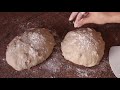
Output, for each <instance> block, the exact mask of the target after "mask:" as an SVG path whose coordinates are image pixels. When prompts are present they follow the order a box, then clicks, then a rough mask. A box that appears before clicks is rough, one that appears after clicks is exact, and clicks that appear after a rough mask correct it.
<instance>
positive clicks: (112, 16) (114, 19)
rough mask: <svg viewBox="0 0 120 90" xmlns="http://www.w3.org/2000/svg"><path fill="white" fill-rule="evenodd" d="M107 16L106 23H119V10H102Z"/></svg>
mask: <svg viewBox="0 0 120 90" xmlns="http://www.w3.org/2000/svg"><path fill="white" fill-rule="evenodd" d="M104 13H105V14H106V15H107V16H108V17H109V18H108V23H120V12H104Z"/></svg>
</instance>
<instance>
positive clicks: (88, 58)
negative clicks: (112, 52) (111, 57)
mask: <svg viewBox="0 0 120 90" xmlns="http://www.w3.org/2000/svg"><path fill="white" fill-rule="evenodd" d="M104 49H105V42H104V41H103V39H102V37H101V33H99V32H96V31H95V30H93V29H90V28H80V29H77V30H74V31H70V32H68V33H67V35H66V36H65V38H64V40H63V41H62V42H61V50H62V55H63V56H64V58H65V59H66V60H69V61H71V62H73V63H75V64H78V65H83V66H85V67H92V66H95V65H97V64H99V62H100V60H101V59H102V57H103V55H104Z"/></svg>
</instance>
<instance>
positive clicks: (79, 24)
mask: <svg viewBox="0 0 120 90" xmlns="http://www.w3.org/2000/svg"><path fill="white" fill-rule="evenodd" d="M87 23H92V20H91V18H84V19H81V20H80V21H78V22H77V24H76V25H74V27H75V28H79V27H81V26H82V25H84V24H87Z"/></svg>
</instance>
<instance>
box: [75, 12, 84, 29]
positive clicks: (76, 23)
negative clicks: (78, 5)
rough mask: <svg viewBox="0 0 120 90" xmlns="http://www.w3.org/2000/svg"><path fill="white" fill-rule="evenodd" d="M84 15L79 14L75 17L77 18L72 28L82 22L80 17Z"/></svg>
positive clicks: (82, 13)
mask: <svg viewBox="0 0 120 90" xmlns="http://www.w3.org/2000/svg"><path fill="white" fill-rule="evenodd" d="M84 14H85V12H80V13H79V14H78V15H77V18H76V20H75V23H74V27H78V23H79V22H80V21H81V20H82V16H83V15H84Z"/></svg>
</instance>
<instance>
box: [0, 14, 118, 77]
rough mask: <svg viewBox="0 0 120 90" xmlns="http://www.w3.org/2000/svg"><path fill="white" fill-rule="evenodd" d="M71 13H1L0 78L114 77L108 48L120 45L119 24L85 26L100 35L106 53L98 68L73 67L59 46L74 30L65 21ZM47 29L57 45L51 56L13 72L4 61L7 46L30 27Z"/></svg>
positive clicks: (71, 25)
mask: <svg viewBox="0 0 120 90" xmlns="http://www.w3.org/2000/svg"><path fill="white" fill-rule="evenodd" d="M69 15H70V12H39V13H37V12H27V13H25V12H24V13H23V12H21V13H20V12H19V13H17V12H14V13H13V12H6V13H5V12H4V13H0V78H39V77H40V78H79V77H80V78H116V77H115V76H114V74H113V72H112V70H111V68H110V65H109V62H108V52H109V49H110V47H111V46H114V45H120V24H105V25H95V24H88V25H84V26H83V27H91V28H94V29H95V30H96V31H99V32H101V34H102V36H103V39H104V41H105V43H106V49H105V54H104V57H103V59H102V61H101V62H100V64H99V65H97V66H95V67H92V68H85V67H83V66H79V65H75V64H73V63H71V62H69V61H67V60H65V59H64V58H63V56H62V54H61V50H60V43H61V41H62V40H63V38H64V36H65V35H66V33H67V32H68V31H70V30H74V28H73V24H71V23H70V22H68V18H69ZM41 27H43V28H48V29H50V30H51V33H52V34H53V35H54V37H55V41H56V46H55V48H54V51H53V53H52V54H51V56H50V57H49V58H48V59H47V60H46V61H45V62H43V63H42V64H39V65H37V66H35V67H32V68H31V69H29V70H23V71H19V72H18V71H15V70H14V69H13V68H12V67H11V66H9V65H8V64H7V62H6V60H5V52H6V47H7V45H8V44H9V42H10V41H11V40H12V39H13V38H14V37H15V36H17V35H19V34H20V33H23V32H24V31H26V30H30V29H31V28H41Z"/></svg>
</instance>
